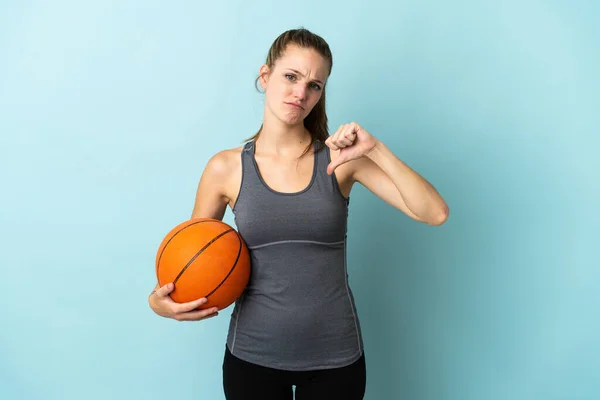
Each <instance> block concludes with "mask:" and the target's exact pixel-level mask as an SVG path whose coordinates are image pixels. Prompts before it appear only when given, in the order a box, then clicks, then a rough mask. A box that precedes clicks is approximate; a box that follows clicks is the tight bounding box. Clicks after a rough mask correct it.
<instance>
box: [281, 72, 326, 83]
mask: <svg viewBox="0 0 600 400" xmlns="http://www.w3.org/2000/svg"><path fill="white" fill-rule="evenodd" d="M288 69H289V70H290V71H293V72H295V73H297V74H298V75H300V76H302V77H304V74H303V73H302V72H300V71H298V70H296V69H293V68H288ZM313 80H314V81H315V82H318V83H320V84H321V85H322V84H323V82H321V81H320V80H318V79H313Z"/></svg>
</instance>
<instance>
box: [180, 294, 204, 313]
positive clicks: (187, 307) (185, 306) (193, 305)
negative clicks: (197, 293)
mask: <svg viewBox="0 0 600 400" xmlns="http://www.w3.org/2000/svg"><path fill="white" fill-rule="evenodd" d="M206 302H208V299H207V298H206V297H202V298H201V299H198V300H193V301H189V302H187V303H180V304H177V305H176V306H175V312H176V313H185V312H188V311H192V310H195V309H197V308H198V307H200V306H202V305H203V304H206Z"/></svg>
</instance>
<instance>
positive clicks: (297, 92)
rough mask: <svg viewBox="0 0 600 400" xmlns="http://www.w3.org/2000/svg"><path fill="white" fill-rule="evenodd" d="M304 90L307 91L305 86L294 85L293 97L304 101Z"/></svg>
mask: <svg viewBox="0 0 600 400" xmlns="http://www.w3.org/2000/svg"><path fill="white" fill-rule="evenodd" d="M306 90H307V88H306V86H305V85H295V87H294V96H295V97H296V98H297V99H298V100H304V98H305V97H306Z"/></svg>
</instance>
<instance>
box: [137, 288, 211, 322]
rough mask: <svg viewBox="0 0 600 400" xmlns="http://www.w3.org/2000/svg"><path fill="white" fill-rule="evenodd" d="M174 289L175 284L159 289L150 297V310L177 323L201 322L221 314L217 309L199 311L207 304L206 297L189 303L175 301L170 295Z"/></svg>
mask: <svg viewBox="0 0 600 400" xmlns="http://www.w3.org/2000/svg"><path fill="white" fill-rule="evenodd" d="M174 287H175V285H173V283H168V284H166V285H164V286H162V287H160V288H159V289H157V290H156V291H155V292H154V293H153V294H152V295H151V296H150V298H149V299H148V303H150V308H152V310H153V311H154V312H155V313H156V314H158V315H160V316H162V317H166V318H172V319H174V320H177V321H200V320H203V319H207V318H212V317H215V316H217V315H218V314H219V313H218V311H219V310H218V308H217V307H212V308H207V309H203V310H200V309H199V307H200V306H202V305H204V304H206V302H207V299H206V298H205V297H203V298H200V299H197V300H193V301H190V302H187V303H177V302H175V301H173V299H171V297H170V296H169V293H171V292H172V291H173V288H174Z"/></svg>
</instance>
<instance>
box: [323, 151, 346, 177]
mask: <svg viewBox="0 0 600 400" xmlns="http://www.w3.org/2000/svg"><path fill="white" fill-rule="evenodd" d="M345 162H346V161H345V160H344V158H343V156H342V155H338V157H337V158H336V159H335V160H334V161H331V162H330V163H329V165H328V166H327V174H328V175H331V174H333V171H335V169H336V168H337V167H339V166H340V165H342V164H343V163H345Z"/></svg>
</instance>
